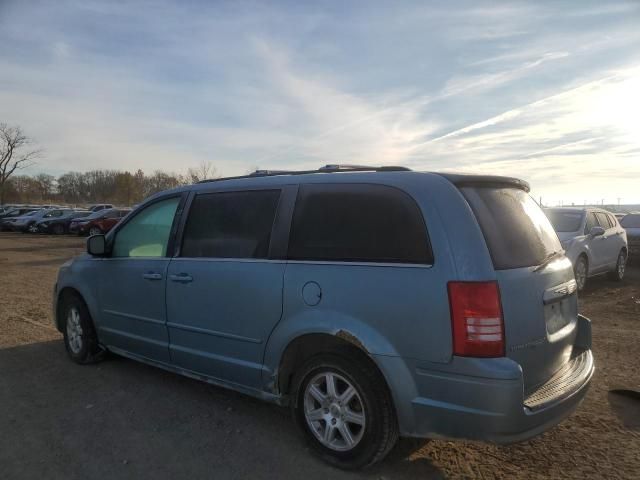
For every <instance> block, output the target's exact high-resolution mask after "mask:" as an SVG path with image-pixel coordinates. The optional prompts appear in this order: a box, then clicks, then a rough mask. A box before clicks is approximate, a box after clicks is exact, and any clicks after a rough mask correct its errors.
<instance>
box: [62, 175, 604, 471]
mask: <svg viewBox="0 0 640 480" xmlns="http://www.w3.org/2000/svg"><path fill="white" fill-rule="evenodd" d="M528 190H529V186H528V185H527V183H525V182H523V181H521V180H518V179H514V178H506V177H494V176H469V175H447V174H436V173H419V172H412V171H409V170H408V169H406V168H401V167H380V168H373V167H348V166H339V165H330V166H327V167H323V168H321V169H319V170H314V171H307V172H269V171H260V172H256V173H255V174H253V175H249V176H245V177H236V178H227V179H218V180H212V181H206V182H202V183H199V184H196V185H192V186H187V187H181V188H178V189H175V190H170V191H166V192H162V193H159V194H157V195H155V196H153V197H152V198H150V199H148V200H147V201H145V202H144V203H143V204H141V205H140V206H138V207H137V208H136V209H135V210H134V211H133V212H132V213H131V214H130V215H128V216H127V217H126V218H125V219H124V220H123V221H122V222H120V223H119V224H118V225H117V226H116V227H115V228H114V229H113V230H112V231H111V232H110V233H109V234H107V235H106V236H104V235H94V236H92V237H90V238H89V239H88V240H87V250H88V253H87V254H85V255H83V256H81V257H78V258H76V259H75V260H73V261H70V262H68V263H67V264H65V265H64V266H63V267H62V268H61V269H60V272H59V275H58V280H57V283H56V286H55V292H54V299H55V305H54V311H55V323H56V326H57V328H58V329H59V330H60V331H61V332H62V333H63V335H64V343H65V346H66V349H67V352H68V354H69V356H70V357H71V359H72V360H73V361H75V362H77V363H81V364H82V363H88V362H93V361H96V360H99V359H100V358H101V357H102V356H103V354H104V353H105V352H106V351H109V352H113V353H115V354H118V355H122V356H125V357H128V358H131V359H134V360H137V361H140V362H144V363H148V364H151V365H155V366H158V367H160V368H164V369H167V370H170V371H173V372H176V373H180V374H182V375H186V376H189V377H193V378H197V379H199V380H203V381H206V382H209V383H212V384H214V385H219V386H223V387H226V388H231V389H234V390H238V391H240V392H244V393H246V394H249V395H252V396H255V397H258V398H261V399H263V400H267V401H270V402H274V403H276V404H279V405H287V406H289V408H290V409H291V411H292V414H293V417H294V419H295V421H296V423H297V424H298V425H299V427H300V430H301V432H302V435H303V436H304V438H305V439H306V440H307V441H308V442H309V445H310V446H311V447H312V450H313V451H315V452H317V453H318V454H319V455H320V456H321V457H322V458H324V459H325V460H327V461H329V462H330V463H332V464H333V465H336V466H338V467H341V468H360V467H364V466H367V465H370V464H372V463H374V462H376V461H378V460H380V459H382V458H383V457H384V456H385V455H386V454H387V452H389V451H390V449H391V448H392V447H393V446H394V444H395V443H396V440H397V439H398V436H405V437H432V438H454V439H455V438H467V439H477V440H484V441H490V442H498V443H509V442H518V441H522V440H526V439H529V438H531V437H533V436H535V435H538V434H540V433H541V432H543V431H545V430H547V429H548V428H550V427H552V426H553V425H555V424H557V423H558V422H560V421H561V420H563V419H564V418H566V417H567V416H568V415H569V414H571V412H572V411H573V410H574V409H575V408H576V407H577V406H578V404H579V403H580V401H581V400H582V399H583V397H584V396H585V393H586V391H587V387H588V385H589V382H590V379H591V377H592V374H593V371H594V362H593V356H592V354H591V323H590V321H589V320H588V319H586V318H585V317H583V316H581V315H579V314H578V305H577V293H576V281H575V279H574V276H573V269H572V265H571V262H570V261H569V259H568V258H567V257H566V256H565V255H564V254H563V252H562V247H561V245H560V242H559V240H558V237H557V235H556V234H555V232H554V231H553V228H552V226H551V224H550V223H549V220H548V219H547V217H546V216H545V214H544V213H543V212H542V210H541V209H540V208H539V207H538V205H537V204H536V203H535V201H534V200H533V199H532V198H531V197H530V196H529V194H528V193H527V192H528Z"/></svg>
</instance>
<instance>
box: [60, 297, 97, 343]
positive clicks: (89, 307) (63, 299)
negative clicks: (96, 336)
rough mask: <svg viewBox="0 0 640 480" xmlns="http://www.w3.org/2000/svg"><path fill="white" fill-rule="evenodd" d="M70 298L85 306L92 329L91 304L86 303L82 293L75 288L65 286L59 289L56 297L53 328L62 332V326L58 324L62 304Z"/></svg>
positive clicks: (93, 321) (94, 325)
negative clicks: (77, 299) (76, 299)
mask: <svg viewBox="0 0 640 480" xmlns="http://www.w3.org/2000/svg"><path fill="white" fill-rule="evenodd" d="M71 297H77V298H79V299H80V300H81V301H82V302H83V303H84V304H85V306H86V307H87V310H88V311H89V315H90V317H91V323H93V327H94V328H95V327H96V324H95V320H94V319H95V316H94V314H93V308H92V306H91V304H90V303H89V302H87V300H86V297H85V295H83V293H82V292H81V291H80V290H78V289H77V288H75V287H72V286H65V287H63V288H61V289H60V291H59V292H58V294H57V295H56V303H55V311H54V314H55V326H56V328H57V329H58V331H60V332H62V326H61V324H60V320H61V318H62V308H63V306H64V302H65V300H66V299H67V298H71Z"/></svg>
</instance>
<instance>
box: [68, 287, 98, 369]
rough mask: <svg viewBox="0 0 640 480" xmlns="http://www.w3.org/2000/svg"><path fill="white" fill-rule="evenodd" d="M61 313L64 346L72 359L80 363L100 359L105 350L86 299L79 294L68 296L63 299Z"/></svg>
mask: <svg viewBox="0 0 640 480" xmlns="http://www.w3.org/2000/svg"><path fill="white" fill-rule="evenodd" d="M60 314H61V315H62V317H61V326H62V334H63V336H64V346H65V348H66V350H67V354H68V355H69V357H70V358H71V360H73V361H74V362H76V363H79V364H86V363H94V362H96V361H98V360H100V359H101V358H102V352H103V350H102V349H101V348H100V346H99V345H98V337H97V335H96V332H95V329H94V327H93V321H92V320H91V315H90V314H89V310H88V309H87V306H86V305H85V303H84V301H83V300H82V299H81V298H79V297H78V296H77V295H70V296H68V297H67V298H65V299H64V300H63V305H62V308H61V310H60Z"/></svg>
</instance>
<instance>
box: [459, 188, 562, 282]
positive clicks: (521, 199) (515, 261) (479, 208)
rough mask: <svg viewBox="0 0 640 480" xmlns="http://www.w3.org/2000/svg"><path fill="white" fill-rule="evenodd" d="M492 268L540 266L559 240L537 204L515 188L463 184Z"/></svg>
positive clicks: (555, 250)
mask: <svg viewBox="0 0 640 480" xmlns="http://www.w3.org/2000/svg"><path fill="white" fill-rule="evenodd" d="M461 191H462V193H463V195H464V196H465V198H466V199H467V201H468V202H469V205H471V209H472V210H473V212H474V213H475V216H476V218H477V219H478V223H479V224H480V228H481V229H482V233H483V234H484V238H485V240H486V242H487V246H488V247H489V252H490V253H491V258H492V259H493V266H494V268H495V269H496V270H506V269H510V268H521V267H531V266H534V265H540V264H541V263H543V262H544V260H545V259H546V258H547V257H548V256H549V255H551V254H553V253H554V252H557V251H560V250H561V249H562V247H561V246H560V240H558V235H556V232H555V231H554V230H553V227H552V226H551V222H549V219H548V218H547V216H546V215H545V214H544V212H543V211H542V209H541V208H540V207H539V206H538V204H537V203H536V202H535V201H534V200H533V199H532V198H531V197H530V196H529V194H528V193H527V192H525V191H523V190H518V189H515V188H490V187H464V188H461Z"/></svg>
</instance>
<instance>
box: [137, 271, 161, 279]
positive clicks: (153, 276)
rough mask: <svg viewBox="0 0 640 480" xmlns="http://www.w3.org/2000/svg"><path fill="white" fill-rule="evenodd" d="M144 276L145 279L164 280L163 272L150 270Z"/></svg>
mask: <svg viewBox="0 0 640 480" xmlns="http://www.w3.org/2000/svg"><path fill="white" fill-rule="evenodd" d="M142 278H144V279H145V280H162V274H161V273H153V272H149V273H145V274H143V275H142Z"/></svg>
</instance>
